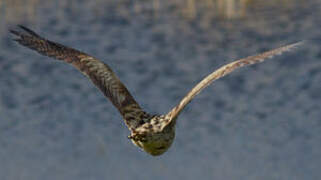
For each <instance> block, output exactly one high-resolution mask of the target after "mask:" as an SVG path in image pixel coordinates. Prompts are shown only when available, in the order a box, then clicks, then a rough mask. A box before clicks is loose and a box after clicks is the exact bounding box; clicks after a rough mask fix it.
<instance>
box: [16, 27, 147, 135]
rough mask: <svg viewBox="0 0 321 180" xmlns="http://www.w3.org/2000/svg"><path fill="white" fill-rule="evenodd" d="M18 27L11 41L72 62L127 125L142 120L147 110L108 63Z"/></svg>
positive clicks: (131, 127) (133, 124)
mask: <svg viewBox="0 0 321 180" xmlns="http://www.w3.org/2000/svg"><path fill="white" fill-rule="evenodd" d="M19 27H20V28H21V29H22V30H23V31H15V30H10V32H11V33H12V34H14V35H16V36H17V37H18V38H17V39H15V41H17V42H18V43H19V44H21V45H23V46H25V47H28V48H30V49H32V50H35V51H37V52H38V53H40V54H42V55H45V56H49V57H52V58H55V59H59V60H63V61H64V62H67V63H70V64H72V65H73V66H74V67H76V68H77V69H78V70H79V71H81V72H82V73H83V74H84V75H86V76H87V77H89V78H90V79H91V81H92V82H93V83H94V84H95V85H96V86H97V87H98V88H99V89H100V90H101V91H102V92H103V93H104V95H105V96H106V97H108V98H109V99H110V100H111V102H112V103H113V104H114V105H115V107H116V108H117V109H118V111H119V112H120V113H121V115H122V116H123V118H124V119H125V123H126V125H127V126H128V127H129V128H130V129H133V128H136V127H137V126H138V125H139V124H141V123H142V122H140V121H141V120H142V119H143V118H144V116H147V114H146V113H145V112H144V111H143V110H142V109H141V108H140V106H139V105H138V103H137V102H136V101H135V99H134V98H133V97H132V96H131V94H130V93H129V92H128V90H127V88H126V87H125V86H124V84H123V83H122V82H121V81H120V80H119V79H118V77H117V76H116V75H115V73H114V72H113V71H112V70H111V68H110V67H109V66H108V65H106V64H104V63H103V62H101V61H100V60H98V59H96V58H94V57H92V56H89V55H87V54H85V53H83V52H81V51H78V50H76V49H72V48H69V47H66V46H64V45H61V44H58V43H55V42H52V41H49V40H47V39H45V38H42V37H40V36H39V35H38V34H36V33H35V32H33V31H32V30H30V29H28V28H26V27H24V26H19Z"/></svg>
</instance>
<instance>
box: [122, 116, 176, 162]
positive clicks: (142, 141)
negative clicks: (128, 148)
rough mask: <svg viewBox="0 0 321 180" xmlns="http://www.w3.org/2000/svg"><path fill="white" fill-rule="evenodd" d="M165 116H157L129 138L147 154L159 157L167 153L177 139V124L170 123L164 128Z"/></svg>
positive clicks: (134, 131)
mask: <svg viewBox="0 0 321 180" xmlns="http://www.w3.org/2000/svg"><path fill="white" fill-rule="evenodd" d="M163 121H164V117H163V116H155V117H153V118H152V119H151V120H150V121H149V122H146V123H144V124H142V125H141V126H139V127H138V128H136V129H133V130H131V135H130V136H129V137H128V138H129V139H131V140H132V142H133V143H134V144H135V145H136V146H138V147H140V148H142V149H143V150H144V151H145V152H147V153H149V154H151V155H153V156H159V155H161V154H163V153H164V152H166V151H167V150H168V148H169V147H170V146H171V145H172V143H173V140H174V138H175V124H174V123H173V124H172V123H170V124H169V125H167V126H165V127H163V126H162V123H163Z"/></svg>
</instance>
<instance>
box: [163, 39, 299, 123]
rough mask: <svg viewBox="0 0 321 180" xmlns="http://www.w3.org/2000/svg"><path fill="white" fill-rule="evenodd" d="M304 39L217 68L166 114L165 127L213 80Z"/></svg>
mask: <svg viewBox="0 0 321 180" xmlns="http://www.w3.org/2000/svg"><path fill="white" fill-rule="evenodd" d="M302 43H303V41H301V42H298V43H294V44H290V45H287V46H283V47H280V48H277V49H273V50H270V51H267V52H264V53H261V54H258V55H254V56H249V57H246V58H243V59H240V60H237V61H234V62H232V63H229V64H227V65H224V66H222V67H220V68H219V69H217V70H215V71H214V72H212V73H211V74H209V75H208V76H207V77H205V78H204V79H203V80H202V81H201V82H199V83H198V84H197V85H196V86H195V87H194V88H193V89H192V90H191V91H189V92H188V93H187V95H186V96H185V97H184V98H183V99H182V100H181V101H180V103H179V104H178V105H177V106H175V107H174V108H173V109H172V110H171V111H170V112H169V113H168V114H167V115H166V116H167V117H168V122H167V123H166V124H164V125H163V127H165V126H167V125H168V124H169V123H170V122H171V121H175V119H176V118H177V116H178V115H179V113H180V112H181V111H182V110H183V109H184V107H185V106H186V105H187V104H188V103H189V102H190V101H191V100H192V99H193V98H194V97H195V96H196V95H197V94H198V93H200V92H201V91H202V90H203V89H204V88H206V87H207V86H208V85H210V84H211V83H212V82H213V81H215V80H217V79H219V78H221V77H223V76H225V75H227V74H229V73H231V72H232V71H234V70H236V69H237V68H240V67H243V66H246V65H251V64H256V63H260V62H263V61H264V60H266V59H268V58H272V57H273V56H275V55H280V54H282V53H283V52H285V51H290V50H292V49H293V48H295V47H297V46H299V45H300V44H302Z"/></svg>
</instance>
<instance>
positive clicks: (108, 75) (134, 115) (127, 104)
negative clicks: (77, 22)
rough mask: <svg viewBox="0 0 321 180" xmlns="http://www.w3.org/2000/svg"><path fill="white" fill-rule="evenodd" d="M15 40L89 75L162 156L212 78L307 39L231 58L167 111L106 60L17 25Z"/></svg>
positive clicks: (140, 141) (143, 143) (133, 135)
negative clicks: (145, 104)
mask: <svg viewBox="0 0 321 180" xmlns="http://www.w3.org/2000/svg"><path fill="white" fill-rule="evenodd" d="M9 31H10V33H12V35H13V36H14V37H15V38H14V39H13V40H14V41H16V42H18V43H19V44H20V45H23V46H25V47H27V48H30V49H32V50H34V51H36V52H38V53H40V54H42V55H44V56H48V57H51V58H54V59H58V60H61V61H64V62H66V63H69V64H71V65H72V66H73V67H75V68H76V69H78V70H79V71H80V72H81V73H83V74H84V75H85V76H87V77H88V78H89V79H90V80H91V81H92V83H93V84H94V85H95V86H96V87H97V88H98V89H100V90H101V91H102V93H103V94H104V96H105V97H107V98H108V99H109V100H110V101H111V102H112V104H113V105H114V106H115V107H116V108H117V110H118V111H119V113H120V114H121V116H122V118H123V119H124V121H125V124H126V126H127V127H128V129H129V131H130V135H129V136H128V138H129V139H130V140H131V141H132V142H133V144H135V145H136V146H138V147H139V148H141V149H142V150H143V151H145V152H147V153H148V154H150V155H152V156H159V155H161V154H163V153H164V152H166V151H167V150H168V149H169V147H171V145H172V143H173V141H174V138H175V126H176V122H177V118H178V116H179V114H180V113H181V112H182V110H183V109H184V107H185V106H186V105H187V104H189V103H190V102H191V100H192V99H193V98H194V97H195V96H196V95H197V94H199V93H200V92H201V91H202V90H203V89H204V88H206V87H207V86H209V85H210V84H211V83H212V82H213V81H215V80H217V79H219V78H221V77H223V76H225V75H227V74H229V73H231V72H233V71H234V70H236V69H238V68H241V67H243V66H247V65H252V64H256V63H261V62H263V61H264V60H266V59H269V58H272V57H273V56H275V55H280V54H282V53H283V52H286V51H290V50H292V49H294V48H296V47H298V46H299V45H301V44H302V43H303V42H304V41H299V42H296V43H292V44H288V45H285V46H281V47H279V48H276V49H273V50H269V51H266V52H263V53H259V54H257V55H252V56H248V57H246V58H242V59H239V60H236V61H233V62H230V63H228V64H226V65H224V66H222V67H220V68H218V69H217V70H215V71H213V72H212V73H210V74H209V75H207V76H206V77H205V78H204V79H202V80H201V81H200V82H199V83H198V84H197V85H196V86H194V87H193V88H192V90H190V91H189V92H188V93H187V94H186V95H185V96H184V97H183V98H182V99H181V101H180V102H179V103H178V104H177V105H176V106H174V108H172V109H171V110H170V111H169V112H168V113H167V114H163V115H160V114H150V113H147V112H145V111H144V110H143V109H142V108H141V107H140V105H139V104H138V103H137V102H136V100H135V99H134V98H133V96H132V95H131V94H130V92H129V90H128V89H127V88H126V87H125V85H124V84H123V83H122V82H121V81H120V80H119V78H118V77H117V75H116V74H115V73H114V72H113V70H112V69H111V68H110V67H109V66H108V65H107V64H105V63H104V62H102V61H100V60H98V59H97V58H95V57H93V56H91V55H88V54H86V53H84V52H82V51H79V50H76V49H73V48H70V47H67V46H65V45H62V44H59V43H56V42H54V41H51V40H48V39H45V38H43V37H41V36H40V35H38V34H37V33H36V32H34V31H32V30H31V29H29V28H27V27H25V26H23V25H18V26H17V28H15V29H10V30H9Z"/></svg>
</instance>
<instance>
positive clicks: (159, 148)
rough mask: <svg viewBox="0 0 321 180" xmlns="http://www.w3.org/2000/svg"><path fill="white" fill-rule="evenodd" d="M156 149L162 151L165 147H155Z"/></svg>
mask: <svg viewBox="0 0 321 180" xmlns="http://www.w3.org/2000/svg"><path fill="white" fill-rule="evenodd" d="M156 149H158V150H162V149H165V147H164V146H160V147H157V148H156Z"/></svg>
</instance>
